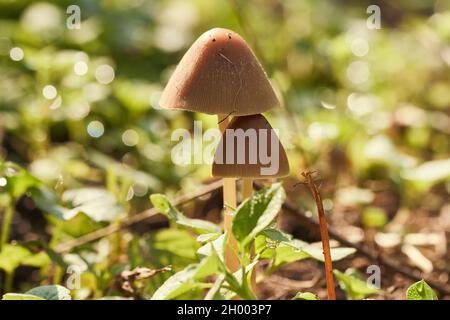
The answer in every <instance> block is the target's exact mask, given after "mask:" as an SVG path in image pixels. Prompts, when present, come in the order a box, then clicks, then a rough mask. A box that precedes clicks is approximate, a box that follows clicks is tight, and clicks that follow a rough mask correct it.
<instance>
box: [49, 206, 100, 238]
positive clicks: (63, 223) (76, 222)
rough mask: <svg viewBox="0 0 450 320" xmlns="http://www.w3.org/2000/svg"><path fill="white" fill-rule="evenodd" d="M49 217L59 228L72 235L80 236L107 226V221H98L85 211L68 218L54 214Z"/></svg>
mask: <svg viewBox="0 0 450 320" xmlns="http://www.w3.org/2000/svg"><path fill="white" fill-rule="evenodd" d="M48 219H49V221H50V222H51V223H53V224H54V225H55V226H56V227H57V228H58V229H59V230H61V231H62V232H64V233H66V234H68V235H70V236H72V237H80V236H82V235H85V234H87V233H90V232H93V231H95V230H97V229H100V228H101V227H103V226H105V223H101V222H96V221H94V220H93V219H91V218H90V217H89V216H88V215H87V214H85V213H83V212H80V213H77V214H76V215H75V216H73V217H71V218H70V219H67V220H65V219H60V218H57V217H55V216H53V215H50V216H48Z"/></svg>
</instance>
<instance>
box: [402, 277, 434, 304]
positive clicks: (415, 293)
mask: <svg viewBox="0 0 450 320" xmlns="http://www.w3.org/2000/svg"><path fill="white" fill-rule="evenodd" d="M406 299H407V300H438V297H437V295H436V293H435V292H434V291H433V289H432V288H431V287H430V286H429V285H428V283H426V282H425V281H424V280H423V279H422V280H420V281H417V282H416V283H413V284H412V285H411V286H410V287H409V288H408V290H407V291H406Z"/></svg>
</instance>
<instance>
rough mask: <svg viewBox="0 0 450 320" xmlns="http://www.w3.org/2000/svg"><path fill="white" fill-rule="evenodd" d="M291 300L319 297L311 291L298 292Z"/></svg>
mask: <svg viewBox="0 0 450 320" xmlns="http://www.w3.org/2000/svg"><path fill="white" fill-rule="evenodd" d="M292 300H319V297H318V296H316V295H315V294H314V293H311V292H299V293H297V294H296V295H295V297H293V298H292Z"/></svg>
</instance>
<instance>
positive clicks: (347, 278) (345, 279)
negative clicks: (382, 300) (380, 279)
mask: <svg viewBox="0 0 450 320" xmlns="http://www.w3.org/2000/svg"><path fill="white" fill-rule="evenodd" d="M333 273H334V275H335V277H336V278H337V279H338V280H339V285H340V286H341V288H342V290H344V291H345V293H346V294H347V297H348V298H349V299H351V300H361V299H364V298H365V297H366V296H368V295H371V294H377V293H381V292H382V290H380V289H378V288H376V287H374V286H373V285H370V284H368V283H366V282H365V281H363V280H361V279H358V278H357V277H355V276H354V275H351V274H345V273H342V272H340V271H338V270H333Z"/></svg>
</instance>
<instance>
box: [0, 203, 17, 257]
mask: <svg viewBox="0 0 450 320" xmlns="http://www.w3.org/2000/svg"><path fill="white" fill-rule="evenodd" d="M14 206H15V201H14V199H13V198H10V199H9V203H8V206H7V207H6V209H5V213H4V217H3V225H2V235H1V239H0V251H1V250H2V249H3V247H4V246H5V244H6V243H7V242H8V239H9V232H10V229H11V222H12V218H13V215H14Z"/></svg>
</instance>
